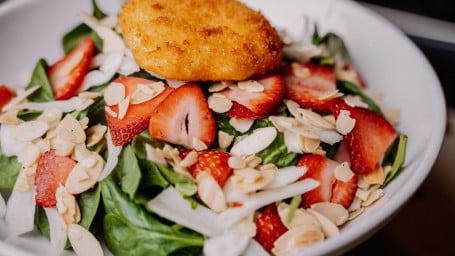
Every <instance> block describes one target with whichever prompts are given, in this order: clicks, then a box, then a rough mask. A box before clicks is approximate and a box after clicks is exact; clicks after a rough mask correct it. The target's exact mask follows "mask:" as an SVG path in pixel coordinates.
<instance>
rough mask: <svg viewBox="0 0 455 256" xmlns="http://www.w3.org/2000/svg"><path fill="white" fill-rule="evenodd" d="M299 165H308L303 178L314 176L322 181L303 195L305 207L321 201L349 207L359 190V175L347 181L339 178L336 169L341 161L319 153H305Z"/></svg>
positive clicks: (313, 177)
mask: <svg viewBox="0 0 455 256" xmlns="http://www.w3.org/2000/svg"><path fill="white" fill-rule="evenodd" d="M297 165H298V166H306V167H307V172H306V173H305V174H304V175H303V176H302V177H301V179H306V178H312V179H315V180H317V181H319V182H320V185H319V187H317V188H315V189H313V190H311V191H308V192H306V193H304V194H303V195H302V206H303V207H304V208H309V207H311V205H312V204H314V203H319V202H333V203H338V204H341V205H342V206H343V207H345V208H346V209H347V208H349V206H350V205H351V203H352V201H353V200H354V196H355V192H356V190H357V175H355V174H354V175H353V176H352V178H351V179H350V180H349V181H346V182H344V181H341V180H337V179H336V178H335V175H334V170H335V168H336V167H337V166H338V165H339V163H338V162H336V161H333V160H331V159H329V158H327V157H325V156H323V155H318V154H307V155H304V156H303V157H302V158H301V159H300V160H299V162H298V163H297Z"/></svg>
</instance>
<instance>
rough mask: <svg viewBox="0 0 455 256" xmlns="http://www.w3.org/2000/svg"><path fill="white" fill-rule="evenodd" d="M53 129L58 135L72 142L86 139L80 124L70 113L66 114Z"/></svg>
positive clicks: (81, 141) (80, 141)
mask: <svg viewBox="0 0 455 256" xmlns="http://www.w3.org/2000/svg"><path fill="white" fill-rule="evenodd" d="M55 131H56V132H57V134H58V136H60V137H62V138H64V139H66V140H68V141H70V142H73V143H83V142H85V139H86V136H85V131H84V129H83V128H82V126H81V124H80V123H79V121H78V120H77V119H76V118H74V116H73V115H71V114H67V115H66V116H65V117H64V118H63V119H62V121H61V122H60V123H59V124H58V125H57V127H56V128H55Z"/></svg>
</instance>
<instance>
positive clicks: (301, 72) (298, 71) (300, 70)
mask: <svg viewBox="0 0 455 256" xmlns="http://www.w3.org/2000/svg"><path fill="white" fill-rule="evenodd" d="M291 68H292V73H294V75H295V76H297V77H299V78H307V77H309V76H311V71H310V69H309V68H306V67H303V66H301V65H300V64H299V63H298V62H293V63H292V64H291Z"/></svg>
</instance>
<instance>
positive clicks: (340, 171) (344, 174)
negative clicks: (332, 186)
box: [333, 162, 354, 182]
mask: <svg viewBox="0 0 455 256" xmlns="http://www.w3.org/2000/svg"><path fill="white" fill-rule="evenodd" d="M333 172H334V176H335V178H336V179H337V180H340V181H343V182H348V181H349V180H350V179H351V178H352V177H353V176H354V172H353V171H352V170H351V168H350V167H349V163H348V162H343V163H341V164H339V165H338V166H337V167H335V169H334V170H333Z"/></svg>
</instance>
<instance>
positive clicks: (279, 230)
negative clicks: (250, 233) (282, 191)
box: [254, 204, 288, 252]
mask: <svg viewBox="0 0 455 256" xmlns="http://www.w3.org/2000/svg"><path fill="white" fill-rule="evenodd" d="M286 231H288V228H287V227H286V226H285V225H284V224H283V222H282V221H281V218H280V215H278V210H277V207H276V205H275V204H270V205H268V206H266V208H265V210H264V211H263V212H262V213H260V214H259V215H258V217H257V218H256V236H255V237H254V239H255V240H256V241H257V242H258V243H259V244H260V245H262V247H263V248H264V249H265V250H267V251H269V252H270V251H271V250H272V249H273V247H274V245H273V244H274V243H275V241H276V240H277V239H278V238H279V237H280V236H281V235H283V234H284V233H285V232H286Z"/></svg>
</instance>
